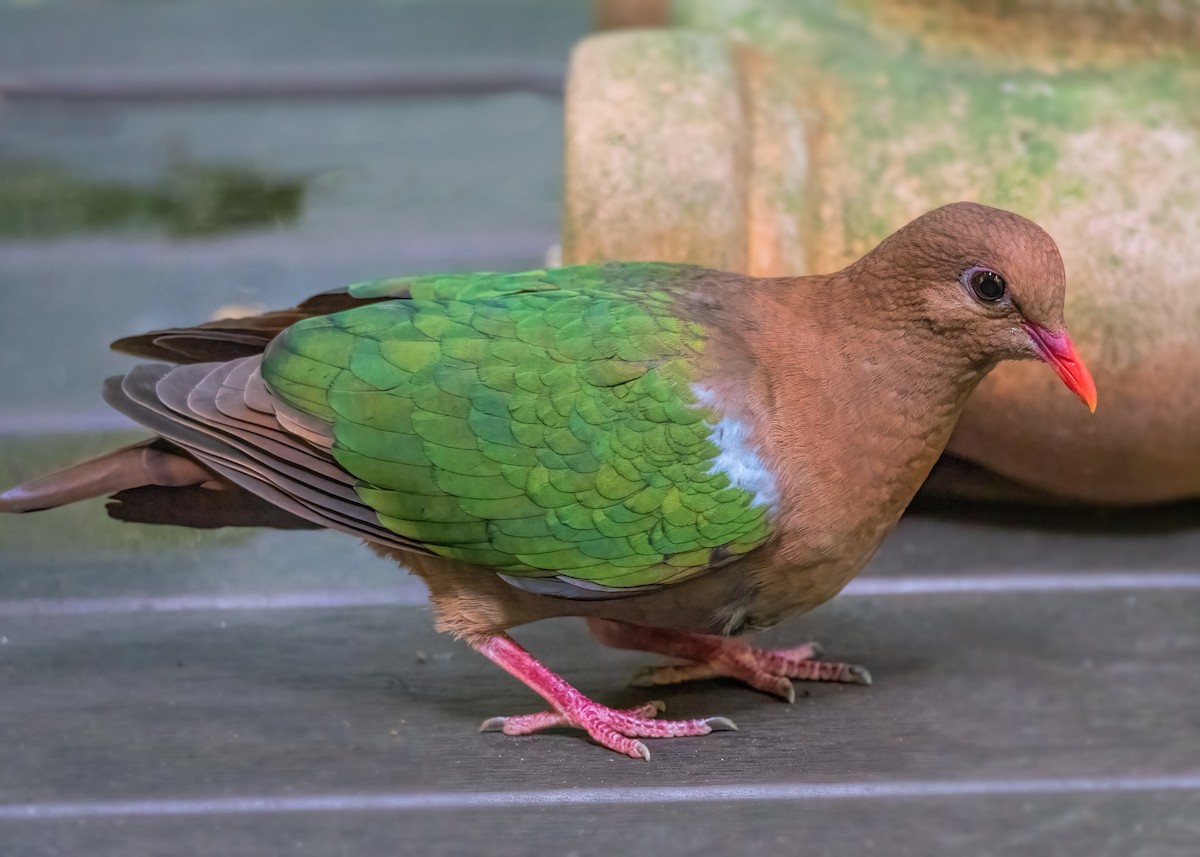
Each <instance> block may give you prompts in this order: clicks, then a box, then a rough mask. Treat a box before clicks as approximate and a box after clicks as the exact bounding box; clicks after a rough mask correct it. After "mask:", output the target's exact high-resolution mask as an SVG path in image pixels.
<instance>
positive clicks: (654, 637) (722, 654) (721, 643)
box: [588, 619, 871, 702]
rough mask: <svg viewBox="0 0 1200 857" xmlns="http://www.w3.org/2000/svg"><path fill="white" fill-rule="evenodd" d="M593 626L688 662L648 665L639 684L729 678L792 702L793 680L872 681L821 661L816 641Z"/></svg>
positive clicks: (602, 622)
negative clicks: (787, 643)
mask: <svg viewBox="0 0 1200 857" xmlns="http://www.w3.org/2000/svg"><path fill="white" fill-rule="evenodd" d="M588 626H589V627H590V628H591V629H592V633H593V634H595V635H596V637H597V638H598V639H599V640H600V641H601V642H602V643H605V644H606V645H609V646H616V647H618V648H622V649H638V650H640V651H645V652H656V653H658V654H661V655H667V656H669V657H673V658H680V659H681V660H684V661H687V663H683V664H668V665H665V666H656V667H646V668H645V669H643V670H641V671H639V672H638V673H637V674H636V675H635V676H634V677H633V680H632V681H631V682H630V683H631V684H632V685H633V686H634V687H653V686H656V685H664V684H678V683H679V682H684V681H693V680H696V679H705V678H716V677H728V678H733V679H737V680H739V681H742V682H745V683H746V684H748V685H750V686H751V687H753V688H755V689H756V690H761V691H763V692H764V693H770V694H773V695H775V696H778V697H781V698H783V699H785V700H787V701H788V702H795V700H796V688H795V687H794V686H793V684H792V679H797V680H800V681H834V682H842V683H844V684H870V683H871V674H870V673H869V672H867V671H866V670H865V669H863V668H862V667H860V666H855V665H854V664H845V663H841V662H838V661H819V660H817V655H819V654H820V647H818V646H817V644H816V643H805V644H804V645H801V646H796V647H795V648H791V649H760V648H755V647H754V646H749V645H747V644H746V643H743V642H741V641H739V640H734V639H731V638H729V637H717V636H712V635H708V634H687V633H683V632H680V631H666V630H663V629H660V628H647V627H644V626H641V625H628V624H625V623H623V622H614V621H611V620H607V619H591V620H589V621H588Z"/></svg>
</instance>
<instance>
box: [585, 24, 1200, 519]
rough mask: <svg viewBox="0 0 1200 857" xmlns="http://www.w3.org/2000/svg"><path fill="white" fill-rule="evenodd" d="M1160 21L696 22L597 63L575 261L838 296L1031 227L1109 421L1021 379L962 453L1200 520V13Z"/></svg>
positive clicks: (1023, 367) (966, 424) (970, 417)
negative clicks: (1196, 514)
mask: <svg viewBox="0 0 1200 857" xmlns="http://www.w3.org/2000/svg"><path fill="white" fill-rule="evenodd" d="M1161 6H1162V8H1161V9H1159V8H1157V7H1156V6H1155V4H1153V3H1146V4H1136V5H1134V4H1123V5H1121V6H1120V8H1121V9H1122V10H1123V11H1121V12H1120V13H1119V14H1118V13H1116V12H1113V11H1111V10H1112V9H1116V8H1117V6H1116V4H1112V3H1100V2H1093V3H1088V2H1086V0H1074V2H1063V3H1058V4H1056V3H1053V2H1050V0H1044V2H1036V3H1035V2H1033V0H1029V2H1025V3H1016V4H1012V3H1001V2H999V0H994V2H983V3H967V2H962V3H959V2H951V0H943V2H939V3H932V4H915V3H883V2H876V3H868V2H855V3H844V4H843V3H838V4H830V3H818V2H805V0H797V2H792V3H787V4H783V3H778V2H768V0H760V2H756V0H736V2H735V0H726V2H720V0H709V2H705V3H700V2H680V0H676V2H675V3H674V5H673V11H672V14H673V22H674V24H675V27H674V28H672V29H658V30H641V31H624V32H616V33H608V34H604V35H600V36H596V37H593V38H591V39H588V40H586V41H585V42H583V43H582V44H581V45H580V46H579V47H578V48H577V50H576V52H575V55H574V58H573V62H572V69H571V77H570V81H569V84H568V91H567V122H566V124H567V186H566V202H565V209H564V234H563V251H564V260H565V261H566V262H568V263H569V262H578V261H591V260H601V259H666V260H677V261H689V262H696V263H701V264H707V265H713V266H716V267H722V268H728V269H735V270H744V271H747V272H749V273H752V274H756V275H777V274H787V273H811V272H820V271H828V270H833V269H836V268H838V267H841V266H842V265H844V264H845V263H846V262H848V261H850V260H852V259H854V258H856V257H857V256H859V255H861V254H862V253H863V252H865V251H867V250H868V249H870V248H871V247H873V246H874V245H875V243H877V242H878V241H879V240H880V239H881V238H882V237H884V236H885V235H886V234H888V233H889V232H890V231H892V230H893V229H894V228H895V227H897V226H900V225H901V224H903V223H905V222H907V221H908V220H910V219H911V218H912V217H915V216H916V215H917V214H920V213H921V212H923V211H925V210H927V209H930V208H933V207H935V206H938V205H941V204H943V203H946V202H951V201H954V200H958V199H973V200H977V201H979V202H984V203H988V204H991V205H996V206H1000V207H1003V208H1009V209H1013V210H1015V211H1018V212H1020V213H1022V214H1025V215H1027V216H1029V217H1031V218H1033V219H1035V220H1037V221H1038V222H1039V223H1041V224H1042V225H1043V226H1045V227H1046V228H1047V229H1048V230H1049V231H1050V233H1051V234H1052V235H1054V237H1055V238H1056V239H1057V240H1058V242H1059V245H1060V246H1061V248H1062V250H1063V255H1064V257H1065V260H1066V265H1067V273H1068V279H1069V282H1070V289H1069V294H1068V302H1067V319H1068V322H1069V324H1070V325H1071V330H1072V335H1073V336H1074V338H1075V340H1076V342H1077V343H1078V344H1079V347H1080V350H1081V352H1082V354H1083V355H1084V356H1085V357H1086V359H1087V360H1088V363H1089V365H1090V366H1091V367H1092V369H1093V372H1094V374H1095V377H1096V382H1097V386H1098V388H1099V390H1100V407H1099V410H1098V411H1097V413H1096V414H1095V416H1089V414H1088V413H1087V411H1086V410H1085V409H1083V408H1080V407H1079V404H1078V402H1077V401H1076V400H1075V399H1074V398H1073V397H1071V396H1070V394H1069V393H1067V392H1066V391H1065V390H1062V389H1060V386H1061V385H1060V384H1059V383H1058V381H1057V379H1055V377H1054V376H1053V374H1052V373H1050V372H1047V371H1045V369H1044V367H1040V366H1036V365H1033V364H1009V365H1005V366H1003V367H1001V368H1000V369H999V370H997V371H996V372H994V373H993V374H992V375H991V376H990V377H989V378H988V379H987V381H986V382H985V383H984V384H983V386H981V388H980V389H979V391H978V392H977V394H976V395H975V396H974V397H973V399H972V401H971V403H970V405H969V407H968V409H967V412H966V414H965V415H964V417H963V420H962V422H961V424H960V426H959V429H958V431H957V432H956V433H955V435H954V438H953V440H952V441H951V447H950V448H951V450H952V451H953V452H954V453H956V454H957V455H959V456H962V457H964V458H966V459H967V460H969V461H972V462H975V463H978V464H982V465H984V466H986V467H988V468H990V469H991V470H993V471H994V472H996V473H998V474H1000V475H1003V476H1006V477H1008V478H1010V479H1013V480H1015V481H1017V482H1019V483H1022V484H1024V485H1026V486H1029V487H1031V488H1035V489H1038V490H1040V491H1045V492H1049V493H1052V494H1056V495H1059V496H1062V497H1066V498H1070V499H1075V500H1082V501H1088V502H1099V503H1119V504H1133V503H1149V502H1159V501H1169V500H1175V499H1180V498H1185V497H1196V496H1200V273H1197V272H1200V24H1198V21H1200V7H1197V6H1196V5H1195V4H1192V3H1174V4H1167V3H1163V4H1161ZM1003 10H1008V11H1007V12H1004V11H1003ZM1106 10H1109V11H1106Z"/></svg>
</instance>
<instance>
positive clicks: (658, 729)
mask: <svg viewBox="0 0 1200 857" xmlns="http://www.w3.org/2000/svg"><path fill="white" fill-rule="evenodd" d="M666 707H667V706H666V703H664V702H662V701H660V700H657V699H656V700H652V701H651V702H647V703H645V704H643V705H639V706H637V707H636V708H626V709H623V710H621V709H615V708H609V707H607V706H604V705H600V704H599V703H598V702H593V701H592V700H590V699H587V698H586V697H583V698H582V701H581V702H580V703H579V704H577V705H575V710H574V711H573V712H571V713H570V714H563V713H561V712H558V711H539V712H537V713H536V714H517V715H514V716H512V717H490V718H488V719H487V720H485V721H483V724H482V725H481V726H480V727H479V731H480V732H503V733H504V734H505V735H531V734H533V733H534V732H540V731H541V730H543V729H550V728H553V727H555V726H573V727H575V728H578V729H583V730H585V731H586V732H587V733H588V735H590V736H591V737H592V740H593V741H595V742H596V743H597V744H600V745H602V746H604V747H607V748H608V749H610V750H615V751H616V752H618V753H622V754H624V755H626V756H631V757H633V758H634V759H646V760H647V761H649V759H650V750H649V749H647V747H646V745H645V744H643V743H642V742H641V741H638V740H637V739H638V738H682V737H685V736H695V735H707V734H708V733H710V732H722V731H727V730H734V731H736V730H737V726H735V725H734V723H733V721H732V720H729V719H728V718H725V717H704V718H700V719H696V720H655V719H654V718H655V717H656V716H657V715H659V714H661V713H662V712H663V711H665V710H666Z"/></svg>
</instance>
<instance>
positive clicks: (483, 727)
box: [479, 717, 508, 732]
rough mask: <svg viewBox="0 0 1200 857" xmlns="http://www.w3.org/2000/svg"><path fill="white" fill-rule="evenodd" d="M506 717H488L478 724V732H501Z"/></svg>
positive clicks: (506, 719)
mask: <svg viewBox="0 0 1200 857" xmlns="http://www.w3.org/2000/svg"><path fill="white" fill-rule="evenodd" d="M507 721H508V718H507V717H489V718H488V719H487V720H485V721H483V722H482V723H480V724H479V731H480V732H503V731H504V724H505V723H506V722H507Z"/></svg>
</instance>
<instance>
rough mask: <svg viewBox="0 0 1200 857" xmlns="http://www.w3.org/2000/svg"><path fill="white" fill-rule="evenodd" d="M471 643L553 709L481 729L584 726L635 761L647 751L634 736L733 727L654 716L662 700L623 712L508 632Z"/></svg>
mask: <svg viewBox="0 0 1200 857" xmlns="http://www.w3.org/2000/svg"><path fill="white" fill-rule="evenodd" d="M472 646H474V648H475V649H476V650H477V651H479V652H480V653H482V654H483V655H484V656H486V657H487V658H488V659H490V660H491V661H492V662H493V663H495V664H497V665H499V666H500V667H502V668H504V670H506V671H507V672H508V673H509V674H511V675H513V676H515V677H516V678H518V679H520V680H521V681H522V682H524V683H525V684H526V685H528V686H529V687H530V688H532V689H533V690H535V691H537V693H538V694H539V695H540V696H541V697H542V698H543V699H545V700H546V701H547V702H549V703H550V706H551V708H552V709H553V710H552V711H542V712H538V713H537V714H521V715H517V716H516V717H492V718H490V719H488V720H485V721H484V723H483V725H482V726H481V727H480V730H481V731H485V732H494V731H501V732H504V733H505V734H506V735H528V734H530V733H531V732H537V731H538V730H540V729H547V728H549V727H552V726H574V727H576V728H579V729H584V730H586V731H587V733H588V734H589V735H591V736H592V738H593V740H595V741H596V742H597V743H599V744H602V745H603V746H605V747H607V748H608V749H610V750H616V751H617V752H618V753H624V754H625V755H626V756H632V757H633V758H635V759H647V760H649V758H650V751H649V750H648V749H646V745H645V744H643V743H642V742H641V741H638V740H636V739H638V738H678V737H682V736H685V735H707V734H708V733H709V732H712V731H714V730H715V731H721V730H725V729H737V727H736V726H734V725H733V722H732V721H730V720H727V719H726V718H724V717H706V718H702V719H698V720H655V719H653V718H654V716H655V715H656V714H658V713H659V712H661V711H663V709H664V708H666V706H665V705H664V704H663V703H661V702H648V703H646V704H645V705H640V706H638V707H637V708H630V709H626V710H624V711H619V710H617V709H614V708H608V707H606V706H603V705H600V704H599V703H597V702H593V701H592V700H590V699H588V698H587V697H586V696H584V695H583V694H582V693H580V692H579V691H578V690H576V689H575V688H574V687H572V686H571V685H569V684H567V683H566V682H565V681H563V679H561V678H560V677H559V676H558V675H556V674H555V673H553V672H551V671H550V670H549V669H547V668H546V666H545V665H544V664H542V663H541V662H540V661H538V660H537V659H536V658H534V657H533V655H531V654H529V652H527V651H526V650H525V649H524V648H522V647H521V646H520V645H519V644H518V643H517V642H516V641H515V640H513V639H512V638H511V637H509V636H508V635H507V634H498V635H496V636H494V637H488V638H486V639H485V640H483V642H481V643H472Z"/></svg>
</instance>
